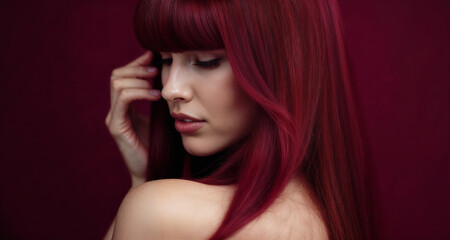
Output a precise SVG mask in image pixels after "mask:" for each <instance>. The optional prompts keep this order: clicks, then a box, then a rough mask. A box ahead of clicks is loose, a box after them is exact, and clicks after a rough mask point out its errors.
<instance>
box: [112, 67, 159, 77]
mask: <svg viewBox="0 0 450 240" xmlns="http://www.w3.org/2000/svg"><path fill="white" fill-rule="evenodd" d="M157 75H158V69H157V68H156V67H153V66H125V67H121V68H116V69H114V70H113V72H112V75H111V80H115V79H119V78H141V79H148V78H154V77H156V76H157Z"/></svg>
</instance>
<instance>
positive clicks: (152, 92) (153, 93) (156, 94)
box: [150, 89, 161, 96]
mask: <svg viewBox="0 0 450 240" xmlns="http://www.w3.org/2000/svg"><path fill="white" fill-rule="evenodd" d="M160 92H161V91H159V90H155V89H153V90H150V94H151V95H153V96H159V94H160Z"/></svg>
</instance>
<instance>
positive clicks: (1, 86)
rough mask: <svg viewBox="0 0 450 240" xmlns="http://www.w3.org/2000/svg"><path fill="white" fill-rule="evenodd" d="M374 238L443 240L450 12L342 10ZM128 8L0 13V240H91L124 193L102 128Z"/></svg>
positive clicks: (91, 5) (130, 52)
mask: <svg viewBox="0 0 450 240" xmlns="http://www.w3.org/2000/svg"><path fill="white" fill-rule="evenodd" d="M340 2H341V4H342V12H343V15H344V20H345V27H346V31H347V42H348V46H349V55H350V60H351V62H352V65H353V68H352V72H353V75H354V78H355V87H356V92H357V96H358V98H359V101H358V105H359V108H360V109H361V112H360V116H361V120H362V121H363V130H364V132H365V135H366V137H367V140H368V143H369V145H368V149H367V150H368V151H369V154H370V156H371V161H370V162H369V164H370V168H371V171H370V178H371V180H372V185H373V186H372V189H373V192H374V202H375V203H376V206H375V214H376V223H377V231H378V232H379V235H380V238H381V239H450V220H449V219H448V216H450V206H449V203H450V177H449V173H450V161H449V160H450V154H449V148H450V130H449V126H450V121H449V120H450V118H449V115H450V114H449V109H450V107H449V104H450V99H449V96H450V90H449V83H450V74H449V67H450V47H449V43H450V27H449V23H450V2H449V1H447V0H427V1H425V0H423V1H420V0H409V1H406V0H405V1H400V0H379V1H360V0H340ZM134 4H135V1H118V0H109V1H106V0H85V1H82V0H78V1H68V0H46V1H12V0H9V1H1V3H0V91H1V92H0V93H1V94H0V103H1V105H0V114H1V115H0V116H1V118H0V238H1V239H100V238H101V237H102V236H103V234H104V231H105V230H106V228H107V227H108V225H109V224H110V221H111V220H112V218H113V217H114V215H115V211H116V210H117V208H118V206H119V204H120V201H121V199H122V197H123V196H124V194H125V193H126V191H127V189H128V186H129V184H130V182H129V180H128V176H127V172H126V170H125V168H124V165H123V163H122V160H121V157H120V154H119V152H118V150H117V149H116V146H115V144H114V142H113V141H112V139H111V138H110V137H109V135H108V132H107V129H106V127H105V126H104V118H105V116H106V113H107V110H108V108H109V102H108V100H109V87H108V81H109V76H110V72H111V70H112V69H113V68H114V67H118V66H121V65H123V64H125V63H127V62H129V61H130V60H132V59H134V58H135V57H136V56H138V55H139V54H141V53H142V49H141V48H140V47H139V46H138V44H137V42H136V40H135V39H134V35H133V32H132V28H131V17H132V13H133V8H134Z"/></svg>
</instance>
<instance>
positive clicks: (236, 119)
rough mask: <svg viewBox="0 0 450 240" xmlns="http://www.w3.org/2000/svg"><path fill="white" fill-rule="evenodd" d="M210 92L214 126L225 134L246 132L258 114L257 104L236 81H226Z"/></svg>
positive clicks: (209, 104)
mask: <svg viewBox="0 0 450 240" xmlns="http://www.w3.org/2000/svg"><path fill="white" fill-rule="evenodd" d="M216 90H217V91H214V92H210V93H209V95H210V97H211V100H212V101H209V102H208V106H207V107H208V109H209V110H210V111H209V112H210V113H211V117H212V120H214V122H213V127H214V128H215V129H216V130H217V132H218V133H220V134H223V135H232V136H230V137H233V136H234V135H241V134H245V132H246V130H247V129H248V128H249V125H250V124H251V122H252V121H253V120H254V118H255V115H256V109H257V105H256V103H254V101H253V100H252V99H251V98H250V97H248V96H247V95H246V94H245V93H244V92H243V90H242V89H241V88H240V86H238V84H237V83H236V82H234V79H233V81H226V82H223V83H222V84H220V85H218V86H217V88H216Z"/></svg>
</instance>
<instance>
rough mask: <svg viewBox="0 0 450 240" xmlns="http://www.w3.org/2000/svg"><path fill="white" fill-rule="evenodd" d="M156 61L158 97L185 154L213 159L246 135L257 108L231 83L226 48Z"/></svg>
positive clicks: (186, 53)
mask: <svg viewBox="0 0 450 240" xmlns="http://www.w3.org/2000/svg"><path fill="white" fill-rule="evenodd" d="M161 57H162V72H161V79H162V84H163V89H162V97H163V98H164V99H165V100H167V103H168V105H169V109H170V114H171V115H172V117H173V118H174V119H175V128H176V129H177V131H178V132H180V134H181V137H182V141H183V146H184V148H185V149H186V151H187V152H188V153H190V154H192V155H195V156H208V155H212V154H214V153H217V152H219V151H221V150H224V149H226V148H227V147H229V146H230V145H231V144H233V143H235V142H236V141H238V140H240V139H242V138H243V137H245V136H246V135H247V134H248V133H249V130H250V128H251V125H252V123H253V122H254V120H255V118H256V115H257V105H256V103H255V102H254V101H253V100H252V99H250V97H248V96H247V95H246V94H245V93H244V92H243V90H242V89H241V88H240V86H239V85H238V83H237V81H236V80H235V79H234V75H233V71H232V70H231V66H230V63H229V62H228V58H227V55H226V52H225V50H214V51H188V52H181V53H161Z"/></svg>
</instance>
